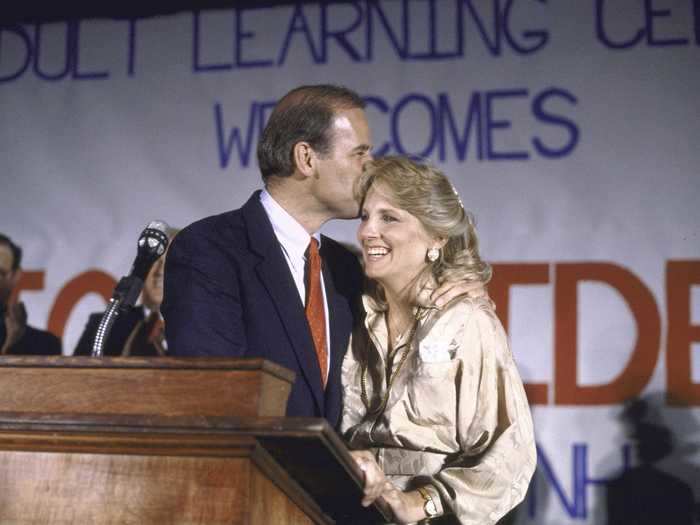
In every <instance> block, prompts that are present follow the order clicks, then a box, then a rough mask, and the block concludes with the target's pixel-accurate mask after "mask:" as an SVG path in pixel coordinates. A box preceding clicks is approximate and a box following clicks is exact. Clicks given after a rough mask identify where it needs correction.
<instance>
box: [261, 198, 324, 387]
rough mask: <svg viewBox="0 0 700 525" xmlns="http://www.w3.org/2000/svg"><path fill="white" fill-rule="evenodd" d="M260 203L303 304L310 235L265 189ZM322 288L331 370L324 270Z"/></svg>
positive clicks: (318, 236) (319, 244)
mask: <svg viewBox="0 0 700 525" xmlns="http://www.w3.org/2000/svg"><path fill="white" fill-rule="evenodd" d="M260 203H261V204H262V206H263V208H264V209H265V213H267V217H268V218H269V219H270V222H271V223H272V229H273V231H274V232H275V237H277V240H278V241H279V243H280V246H281V247H282V253H284V258H285V260H286V261H287V266H289V271H290V273H291V274H292V277H293V278H294V284H296V287H297V291H298V292H299V299H301V304H302V306H303V305H304V303H305V301H306V283H305V282H304V267H305V265H306V256H305V255H304V254H305V252H306V249H307V248H308V246H309V243H310V242H311V236H310V235H309V234H308V232H307V231H306V229H304V227H303V226H302V225H301V224H299V222H297V220H296V219H295V218H294V217H292V216H291V215H290V214H289V213H288V212H287V210H285V209H284V208H283V207H282V206H280V205H279V203H278V202H277V201H276V200H275V199H273V198H272V195H270V194H269V193H268V192H267V190H262V192H261V193H260ZM313 236H314V237H315V238H316V240H317V241H318V246H319V249H320V248H321V235H320V234H319V233H318V232H316V233H314V235H313ZM321 289H322V290H323V310H324V313H325V316H326V352H327V354H328V370H326V373H327V374H328V373H330V365H331V344H330V342H331V330H330V323H329V316H328V299H327V298H326V285H325V283H324V281H323V272H321Z"/></svg>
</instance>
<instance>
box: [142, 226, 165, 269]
mask: <svg viewBox="0 0 700 525" xmlns="http://www.w3.org/2000/svg"><path fill="white" fill-rule="evenodd" d="M169 228H170V227H169V226H168V223H166V222H165V221H158V220H156V221H151V222H149V223H148V226H146V228H145V229H144V230H143V232H141V236H140V237H139V241H138V251H139V253H143V254H144V255H147V256H151V257H155V258H158V257H160V256H161V255H163V254H164V253H165V249H166V248H167V247H168V240H169V239H168V229H169ZM154 260H155V259H154Z"/></svg>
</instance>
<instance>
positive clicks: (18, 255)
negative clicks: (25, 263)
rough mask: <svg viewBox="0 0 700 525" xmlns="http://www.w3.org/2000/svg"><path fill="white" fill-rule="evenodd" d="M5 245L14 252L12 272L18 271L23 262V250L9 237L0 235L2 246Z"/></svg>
mask: <svg viewBox="0 0 700 525" xmlns="http://www.w3.org/2000/svg"><path fill="white" fill-rule="evenodd" d="M2 244H4V245H5V246H7V247H8V248H10V251H11V252H12V271H13V272H14V271H17V268H19V265H20V263H21V262H22V248H20V247H19V246H17V245H16V244H15V243H14V242H12V239H10V238H9V237H8V236H7V235H5V234H3V233H0V245H2Z"/></svg>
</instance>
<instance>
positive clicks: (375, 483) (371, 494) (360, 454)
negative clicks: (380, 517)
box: [350, 450, 393, 507]
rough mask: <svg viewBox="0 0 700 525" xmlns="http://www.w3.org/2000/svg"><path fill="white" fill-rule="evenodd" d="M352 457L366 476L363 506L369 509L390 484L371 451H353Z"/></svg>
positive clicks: (351, 452)
mask: <svg viewBox="0 0 700 525" xmlns="http://www.w3.org/2000/svg"><path fill="white" fill-rule="evenodd" d="M350 455H351V456H352V458H353V459H354V460H355V463H356V464H357V466H358V467H359V469H360V470H361V471H362V474H363V475H364V479H363V481H364V496H363V498H362V506H363V507H368V506H370V505H371V504H372V503H374V501H375V500H376V499H377V498H378V497H379V496H380V495H381V494H382V492H383V491H384V489H385V485H386V484H387V483H389V482H388V481H387V479H386V476H385V475H384V472H383V471H382V469H381V468H380V467H379V465H378V464H377V461H376V460H375V459H374V455H373V454H372V453H371V452H370V451H369V450H351V451H350ZM392 486H393V485H392Z"/></svg>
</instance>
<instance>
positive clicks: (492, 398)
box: [340, 157, 536, 525]
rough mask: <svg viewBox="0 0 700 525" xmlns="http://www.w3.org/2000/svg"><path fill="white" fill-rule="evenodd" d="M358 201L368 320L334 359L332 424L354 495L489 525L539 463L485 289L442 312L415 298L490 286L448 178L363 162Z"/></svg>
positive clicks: (409, 166) (400, 518)
mask: <svg viewBox="0 0 700 525" xmlns="http://www.w3.org/2000/svg"><path fill="white" fill-rule="evenodd" d="M357 196H358V201H359V202H361V203H362V204H361V215H360V220H361V222H360V226H359V229H358V240H359V242H360V244H361V247H362V256H363V263H364V271H365V275H366V276H367V278H368V286H367V288H366V292H365V294H364V296H363V298H362V299H363V306H364V311H365V315H366V317H365V321H364V325H363V326H360V327H358V328H357V329H356V330H355V331H354V332H353V336H352V341H351V345H350V348H349V350H348V352H347V353H346V355H345V359H344V362H343V367H342V375H341V377H342V384H343V392H344V398H343V415H342V419H341V425H340V430H341V433H342V435H343V436H344V438H345V439H346V441H347V443H348V445H349V446H350V448H352V449H354V451H353V452H352V455H353V457H354V458H355V460H356V461H357V464H358V466H359V467H360V469H361V470H362V471H363V472H364V474H365V494H364V500H363V504H364V505H369V504H370V503H372V502H375V501H376V502H377V503H378V504H380V505H384V506H386V507H388V509H389V510H390V511H391V513H392V515H393V519H394V520H395V521H396V522H397V523H402V524H403V523H413V522H417V521H420V520H423V519H426V518H437V517H441V516H445V518H443V519H446V520H449V521H447V522H448V523H449V522H452V523H462V524H477V523H478V524H479V525H488V524H493V523H496V522H497V521H498V520H499V519H500V518H501V517H502V516H504V515H505V514H506V513H507V512H508V511H510V510H511V509H512V508H513V507H515V505H517V504H518V503H519V502H520V501H521V500H522V499H523V497H524V496H525V493H526V491H527V488H528V485H529V482H530V479H531V477H532V475H533V472H534V470H535V465H536V451H535V439H534V434H533V425H532V418H531V415H530V410H529V407H528V402H527V398H526V397H525V390H524V388H523V384H522V381H521V379H520V375H519V374H518V370H517V368H516V365H515V362H514V361H513V357H512V355H511V352H510V349H509V347H508V341H507V337H506V334H505V332H504V330H503V327H502V326H501V323H500V322H499V320H498V318H497V317H496V313H495V311H494V305H493V303H492V302H491V300H490V299H489V298H488V297H486V296H481V297H471V296H467V295H465V296H462V297H459V298H457V299H455V300H453V301H452V302H451V303H449V304H448V305H447V306H445V307H444V308H443V309H442V310H437V309H435V308H429V307H425V306H422V305H423V304H424V301H422V300H421V299H420V297H421V295H424V294H426V293H430V292H432V290H434V289H435V288H437V287H438V286H441V285H443V284H444V283H445V282H448V281H454V280H456V281H463V280H466V281H473V282H479V283H482V284H483V285H485V284H486V283H487V282H488V281H489V279H490V276H491V268H490V266H489V265H488V264H486V263H485V262H483V261H482V260H481V258H480V256H479V250H478V242H477V236H476V231H475V229H474V224H473V220H472V218H471V215H470V214H469V213H468V212H466V211H465V210H464V208H463V206H462V203H461V201H460V199H459V196H458V195H457V192H456V190H455V189H454V187H453V186H452V184H451V183H450V181H449V180H448V179H447V177H446V176H445V175H444V174H443V173H441V172H440V171H438V170H437V169H434V168H432V167H430V166H427V165H424V164H419V163H416V162H413V161H411V160H409V159H407V158H402V157H385V158H382V159H378V160H375V161H372V162H370V163H368V165H367V167H366V169H365V172H364V173H363V175H362V177H361V178H360V180H359V181H358V190H357Z"/></svg>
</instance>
